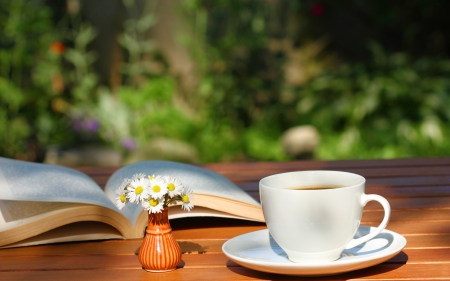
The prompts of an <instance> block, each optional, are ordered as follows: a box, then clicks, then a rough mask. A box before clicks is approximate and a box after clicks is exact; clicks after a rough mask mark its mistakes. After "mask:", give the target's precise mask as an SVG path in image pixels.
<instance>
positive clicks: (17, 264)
mask: <svg viewBox="0 0 450 281" xmlns="http://www.w3.org/2000/svg"><path fill="white" fill-rule="evenodd" d="M69 260H70V262H68V261H69ZM385 263H387V264H389V263H403V264H424V263H444V264H450V250H449V249H448V248H447V249H428V250H424V249H405V250H404V251H403V252H401V253H399V254H398V255H396V256H395V257H393V258H392V259H390V260H388V261H386V262H385ZM225 265H227V266H229V267H231V266H233V267H238V266H239V265H238V264H236V263H234V262H232V261H230V260H229V259H228V258H227V257H226V256H225V255H224V254H223V253H222V252H215V253H212V252H211V253H209V254H184V255H183V257H182V262H180V265H179V267H183V268H205V267H222V266H225ZM140 267H141V266H140V263H139V260H138V257H137V255H134V254H133V255H76V256H73V255H60V256H57V255H53V256H43V257H42V256H25V257H23V256H20V257H10V258H8V259H4V260H2V263H0V272H13V271H20V270H27V271H29V270H32V271H50V270H87V269H89V270H99V269H114V270H115V269H140Z"/></svg>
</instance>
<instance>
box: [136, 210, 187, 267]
mask: <svg viewBox="0 0 450 281" xmlns="http://www.w3.org/2000/svg"><path fill="white" fill-rule="evenodd" d="M139 261H140V262H141V264H142V268H143V269H145V270H147V271H151V272H166V271H172V270H174V269H176V268H177V265H178V264H179V263H180V261H181V248H180V246H179V245H178V243H177V241H176V240H175V238H173V236H172V228H171V227H170V223H169V209H168V208H167V207H166V208H164V210H163V211H162V213H154V214H153V213H152V214H149V216H148V226H147V230H146V233H145V237H144V241H143V242H142V245H141V249H140V250H139Z"/></svg>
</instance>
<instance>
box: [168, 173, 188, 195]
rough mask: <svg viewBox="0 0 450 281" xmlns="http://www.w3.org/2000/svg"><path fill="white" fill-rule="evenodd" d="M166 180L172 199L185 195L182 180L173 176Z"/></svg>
mask: <svg viewBox="0 0 450 281" xmlns="http://www.w3.org/2000/svg"><path fill="white" fill-rule="evenodd" d="M164 180H165V182H166V184H167V191H168V192H167V193H168V194H169V197H170V198H173V197H175V196H178V195H181V194H182V193H183V190H184V187H183V184H182V183H181V181H180V179H178V178H176V177H172V176H164Z"/></svg>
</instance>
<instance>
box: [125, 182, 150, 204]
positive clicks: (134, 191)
mask: <svg viewBox="0 0 450 281" xmlns="http://www.w3.org/2000/svg"><path fill="white" fill-rule="evenodd" d="M148 185H149V181H148V179H147V178H146V177H143V178H140V177H133V179H132V180H131V182H130V185H129V187H128V193H127V197H128V199H129V200H130V202H134V203H138V202H139V201H142V200H144V199H147V198H148Z"/></svg>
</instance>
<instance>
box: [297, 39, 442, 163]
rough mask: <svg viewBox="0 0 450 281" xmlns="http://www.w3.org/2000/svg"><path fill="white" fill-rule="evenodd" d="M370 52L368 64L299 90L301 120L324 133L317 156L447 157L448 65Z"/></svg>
mask: <svg viewBox="0 0 450 281" xmlns="http://www.w3.org/2000/svg"><path fill="white" fill-rule="evenodd" d="M372 49H373V59H372V60H371V61H370V62H368V63H352V64H343V65H341V66H339V67H338V68H337V69H334V70H332V71H328V72H326V73H323V74H322V75H320V76H318V77H316V78H315V79H314V80H312V81H311V82H310V83H308V84H307V85H305V87H303V88H302V89H301V90H300V91H299V94H300V99H299V101H298V103H297V111H298V113H299V121H300V122H306V123H309V124H313V125H315V126H316V127H317V128H318V129H319V130H320V131H321V132H322V133H323V135H324V137H323V141H324V142H325V143H324V144H323V145H322V146H321V147H320V148H319V151H318V156H319V157H320V158H325V159H340V158H371V157H374V156H375V157H380V158H393V157H408V156H440V155H447V154H448V151H450V150H449V149H450V145H449V144H448V143H447V142H446V141H445V136H447V135H448V134H449V132H450V130H449V127H448V124H449V121H450V96H449V91H450V78H449V77H450V76H449V74H450V72H449V71H450V61H449V60H442V59H432V58H421V59H416V60H412V59H411V58H410V57H408V55H406V54H403V53H396V54H391V55H387V54H385V53H384V52H383V51H382V49H381V48H380V47H379V45H376V44H374V45H373V46H372Z"/></svg>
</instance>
